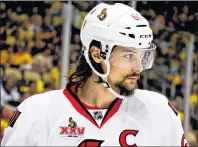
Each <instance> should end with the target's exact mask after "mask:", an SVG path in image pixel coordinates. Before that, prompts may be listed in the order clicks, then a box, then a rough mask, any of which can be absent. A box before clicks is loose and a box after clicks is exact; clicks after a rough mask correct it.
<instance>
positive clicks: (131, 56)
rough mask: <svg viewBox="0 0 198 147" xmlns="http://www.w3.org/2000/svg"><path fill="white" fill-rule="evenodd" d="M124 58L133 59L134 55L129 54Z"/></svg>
mask: <svg viewBox="0 0 198 147" xmlns="http://www.w3.org/2000/svg"><path fill="white" fill-rule="evenodd" d="M124 57H125V58H128V59H133V57H134V55H133V54H127V55H125V56H124Z"/></svg>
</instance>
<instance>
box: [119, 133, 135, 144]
mask: <svg viewBox="0 0 198 147" xmlns="http://www.w3.org/2000/svg"><path fill="white" fill-rule="evenodd" d="M137 133H138V131H137V130H124V131H123V132H122V133H121V134H120V138H119V141H120V145H121V146H127V147H137V145H136V144H133V145H129V144H127V142H126V137H127V136H128V135H133V136H134V137H135V136H136V135H137Z"/></svg>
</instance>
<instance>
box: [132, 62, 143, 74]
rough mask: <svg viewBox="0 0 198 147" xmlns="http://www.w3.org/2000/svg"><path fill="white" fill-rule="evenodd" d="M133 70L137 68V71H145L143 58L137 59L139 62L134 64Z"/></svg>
mask: <svg viewBox="0 0 198 147" xmlns="http://www.w3.org/2000/svg"><path fill="white" fill-rule="evenodd" d="M133 70H136V71H138V72H142V71H143V67H142V63H141V60H139V61H137V62H136V63H135V64H134V66H133Z"/></svg>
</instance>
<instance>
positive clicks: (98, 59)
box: [90, 46, 103, 63]
mask: <svg viewBox="0 0 198 147" xmlns="http://www.w3.org/2000/svg"><path fill="white" fill-rule="evenodd" d="M90 55H91V57H92V59H93V60H94V61H95V62H96V63H101V62H102V61H103V58H102V57H101V56H100V49H99V48H98V47H96V46H92V47H91V48H90Z"/></svg>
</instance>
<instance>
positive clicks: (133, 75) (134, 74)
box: [126, 71, 140, 79]
mask: <svg viewBox="0 0 198 147" xmlns="http://www.w3.org/2000/svg"><path fill="white" fill-rule="evenodd" d="M128 77H137V79H139V78H140V72H138V71H134V72H133V73H132V74H130V75H127V76H126V78H128Z"/></svg>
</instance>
